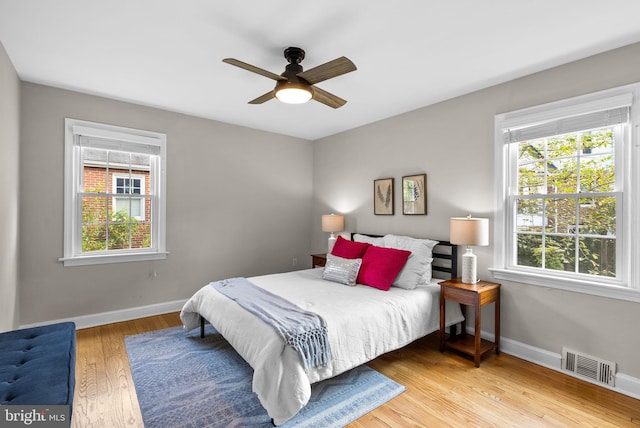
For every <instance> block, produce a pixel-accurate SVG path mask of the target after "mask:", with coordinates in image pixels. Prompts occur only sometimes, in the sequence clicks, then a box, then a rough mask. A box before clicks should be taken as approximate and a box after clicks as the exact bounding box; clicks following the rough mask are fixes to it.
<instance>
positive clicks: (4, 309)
mask: <svg viewBox="0 0 640 428" xmlns="http://www.w3.org/2000/svg"><path fill="white" fill-rule="evenodd" d="M19 112H20V80H19V79H18V75H17V73H16V70H15V69H14V68H13V64H11V60H10V59H9V56H8V55H7V53H6V51H5V50H4V46H2V43H0V153H2V154H1V155H0V195H2V197H1V198H0V332H2V331H6V330H11V329H13V328H15V327H16V326H17V325H18V224H19V221H18V218H19V216H18V197H19V184H18V183H19V181H18V179H19V153H20V144H19V141H20V117H19Z"/></svg>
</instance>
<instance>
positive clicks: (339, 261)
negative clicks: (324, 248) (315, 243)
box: [322, 254, 362, 285]
mask: <svg viewBox="0 0 640 428" xmlns="http://www.w3.org/2000/svg"><path fill="white" fill-rule="evenodd" d="M361 265H362V259H344V258H342V257H338V256H334V255H333V254H327V262H326V264H325V265H324V270H323V271H322V279H326V280H327V281H333V282H339V283H340V284H345V285H356V279H358V272H359V271H360V266H361Z"/></svg>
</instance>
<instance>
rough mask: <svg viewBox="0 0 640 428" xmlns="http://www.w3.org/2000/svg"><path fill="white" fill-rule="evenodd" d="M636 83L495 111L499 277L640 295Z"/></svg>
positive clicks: (605, 293)
mask: <svg viewBox="0 0 640 428" xmlns="http://www.w3.org/2000/svg"><path fill="white" fill-rule="evenodd" d="M639 87H640V85H635V86H632V87H625V88H618V89H614V90H609V91H605V92H602V93H597V94H592V95H587V96H583V97H578V98H574V99H570V100H565V101H560V102H556V103H552V104H548V105H543V106H539V107H533V108H530V109H525V110H520V111H516V112H511V113H505V114H501V115H498V116H496V165H497V168H496V184H497V189H498V191H499V194H498V197H497V198H496V200H497V207H496V227H495V236H496V239H495V242H496V246H495V247H496V248H495V262H496V267H495V268H494V269H492V271H493V273H494V275H495V276H496V278H499V279H507V280H513V281H520V282H526V283H530V284H536V285H544V286H550V287H556V288H563V289H569V290H573V291H580V292H586V293H589V294H596V295H602V296H607V297H617V298H622V299H628V300H634V301H640V287H638V286H637V284H638V281H637V280H636V279H638V278H639V275H638V271H637V269H636V268H635V267H633V266H632V265H631V262H630V261H631V260H633V259H632V256H633V255H634V254H638V253H639V252H638V250H639V248H638V244H637V242H638V241H639V239H638V238H640V233H639V229H638V227H637V226H635V225H634V223H636V224H637V222H638V214H637V207H636V209H635V210H634V208H633V206H632V204H637V202H636V200H637V199H638V198H637V197H636V196H637V195H638V190H637V187H638V182H639V180H638V177H639V176H640V175H638V173H637V172H635V171H636V170H637V166H640V164H639V163H638V159H637V153H636V151H637V149H634V144H633V142H634V141H636V139H637V136H635V135H633V133H632V130H633V127H632V123H633V121H634V120H633V118H634V117H635V116H634V115H635V114H637V113H636V112H635V107H634V104H633V101H634V98H636V99H637V97H638V94H640V90H639ZM636 122H637V121H636ZM634 184H635V185H634Z"/></svg>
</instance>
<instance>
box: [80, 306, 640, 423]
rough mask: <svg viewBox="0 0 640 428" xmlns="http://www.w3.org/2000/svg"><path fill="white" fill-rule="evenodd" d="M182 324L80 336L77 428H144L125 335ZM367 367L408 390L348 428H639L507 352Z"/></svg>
mask: <svg viewBox="0 0 640 428" xmlns="http://www.w3.org/2000/svg"><path fill="white" fill-rule="evenodd" d="M177 325H180V320H179V318H178V314H177V313H172V314H167V315H160V316H155V317H150V318H143V319H138V320H134V321H127V322H122V323H116V324H110V325H106V326H101V327H95V328H89V329H82V330H78V333H77V364H76V391H75V397H74V409H73V419H72V425H73V427H78V428H79V427H82V428H85V427H108V428H116V427H142V426H143V422H142V417H141V415H140V408H139V406H138V399H137V396H136V392H135V387H134V385H133V380H132V378H131V372H130V370H129V363H128V360H127V353H126V350H125V346H124V336H125V335H132V334H138V333H143V332H145V331H151V330H159V329H163V328H167V327H171V326H177ZM369 366H370V367H372V368H374V369H375V370H378V371H379V372H381V373H383V374H384V375H386V376H387V377H389V378H391V379H394V380H395V381H396V382H398V383H401V384H402V385H405V386H406V387H407V390H406V391H405V392H404V393H403V394H401V395H400V396H398V397H396V398H394V399H393V400H391V401H390V402H388V403H387V404H385V405H383V406H381V407H379V408H378V409H376V410H374V411H372V412H371V413H369V414H367V415H365V416H363V417H362V418H360V419H358V420H357V421H355V422H353V423H352V424H351V425H349V426H350V427H354V428H361V427H367V428H371V427H441V426H453V427H486V426H497V427H509V426H512V427H547V426H553V427H572V426H581V427H582V426H591V427H624V426H635V427H638V426H640V400H636V399H633V398H630V397H627V396H624V395H621V394H618V393H616V392H613V391H610V390H608V389H605V388H602V387H599V386H596V385H592V384H590V383H587V382H583V381H580V380H578V379H575V378H573V377H570V376H567V375H564V374H562V373H558V372H556V371H553V370H549V369H546V368H543V367H540V366H537V365H535V364H531V363H529V362H526V361H524V360H521V359H518V358H515V357H512V356H510V355H507V354H504V353H502V354H500V355H497V356H496V355H495V354H493V353H489V354H487V355H486V356H485V357H484V358H483V360H482V364H481V366H480V368H475V367H474V366H473V361H472V360H471V359H470V358H469V357H465V356H462V355H458V354H455V353H452V352H449V351H448V352H445V353H441V352H439V351H438V333H434V334H432V335H429V336H427V337H426V338H424V339H421V340H418V341H416V342H414V343H412V344H411V345H409V346H407V347H405V348H403V349H400V350H398V351H395V352H391V353H389V354H386V355H384V356H382V357H380V358H378V359H376V360H374V361H372V362H371V363H369Z"/></svg>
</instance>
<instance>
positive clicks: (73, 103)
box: [0, 83, 313, 324]
mask: <svg viewBox="0 0 640 428" xmlns="http://www.w3.org/2000/svg"><path fill="white" fill-rule="evenodd" d="M21 102H22V108H21V117H20V123H21V151H20V165H21V170H20V194H21V197H20V215H21V222H20V257H19V265H20V270H19V273H20V302H21V305H20V322H21V324H30V323H36V322H42V321H48V320H55V319H62V318H70V317H75V316H80V315H87V314H96V313H101V312H107V311H115V310H121V309H126V308H133V307H138V306H144V305H152V304H156V303H163V302H171V301H175V300H180V299H186V298H188V297H189V296H190V295H192V294H193V292H194V291H195V290H197V289H198V288H200V287H202V286H203V285H205V284H207V283H208V282H210V281H212V280H216V279H221V278H225V277H231V276H251V275H257V274H266V273H273V272H280V271H286V270H291V269H294V268H293V267H292V259H293V258H297V259H298V262H299V263H298V268H300V267H310V266H311V260H310V257H309V254H310V245H309V242H310V239H309V238H310V232H309V231H310V229H311V223H310V219H311V204H312V184H313V183H312V178H313V177H312V166H313V165H312V164H313V160H312V156H313V147H312V143H311V142H309V141H305V140H301V139H296V138H290V137H285V136H282V135H277V134H271V133H266V132H261V131H255V130H251V129H247V128H242V127H238V126H233V125H228V124H224V123H220V122H215V121H211V120H204V119H199V118H195V117H191V116H185V115H181V114H177V113H171V112H167V111H163V110H158V109H153V108H149V107H142V106H138V105H133V104H129V103H124V102H119V101H114V100H109V99H105V98H100V97H96V96H91V95H84V94H80V93H76V92H71V91H66V90H60V89H55V88H51V87H47V86H41V85H36V84H32V83H22V86H21ZM65 117H69V118H76V119H83V120H89V121H94V122H101V123H107V124H113V125H119V126H125V127H131V128H139V129H146V130H150V131H158V132H164V133H166V134H167V153H168V154H167V156H168V161H167V167H168V171H167V174H168V175H167V182H168V185H167V249H168V251H170V252H171V254H170V255H169V256H168V258H167V259H166V260H163V261H149V262H131V263H122V264H118V265H94V266H82V267H66V268H65V267H63V266H62V263H60V262H59V261H58V258H59V257H61V256H62V250H63V228H62V226H63V171H64V165H63V154H64V153H63V152H64V135H63V132H64V130H63V124H64V118H65ZM7 138H8V137H7ZM9 143H11V144H15V143H13V142H11V141H10V142H8V143H7V145H8V144H9ZM3 144H4V141H3ZM2 162H5V161H4V158H3V161H2ZM10 162H11V163H12V164H13V163H16V156H13V159H12V160H11V161H10ZM12 167H13V168H15V166H13V165H12ZM13 182H14V183H15V180H13ZM10 187H11V192H14V190H13V186H10ZM9 196H11V193H9ZM4 214H5V213H3V215H4ZM13 216H15V213H14V214H13ZM13 221H14V223H15V220H13ZM0 224H2V225H3V226H4V224H5V222H0ZM2 245H5V243H4V242H3V244H2ZM2 251H3V252H4V250H2ZM3 257H4V256H3ZM153 272H156V274H157V276H155V278H154V276H153Z"/></svg>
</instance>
